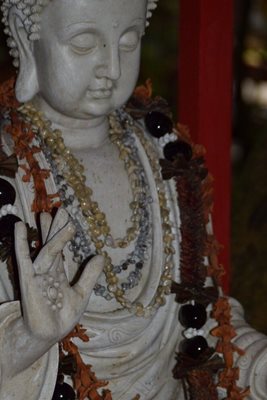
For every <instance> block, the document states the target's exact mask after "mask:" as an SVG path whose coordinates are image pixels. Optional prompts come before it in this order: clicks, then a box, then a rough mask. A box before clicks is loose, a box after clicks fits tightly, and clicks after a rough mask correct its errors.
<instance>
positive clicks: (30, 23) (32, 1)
mask: <svg viewBox="0 0 267 400" xmlns="http://www.w3.org/2000/svg"><path fill="white" fill-rule="evenodd" d="M50 1H51V0H2V5H1V11H2V15H3V18H2V22H3V24H4V26H5V28H4V32H5V34H6V35H7V36H8V39H7V45H8V47H9V48H10V51H9V53H10V54H11V56H12V57H13V65H14V66H15V67H17V68H18V67H19V51H18V47H17V43H16V40H15V38H14V37H13V35H12V33H11V30H10V26H9V13H10V10H11V8H12V7H16V8H17V9H18V10H20V12H21V13H22V15H23V16H24V17H25V18H24V19H23V21H22V22H23V26H24V29H25V31H26V33H27V35H28V39H29V40H31V41H34V40H39V39H40V29H41V28H40V21H41V13H42V10H43V8H44V7H45V6H46V5H47V4H49V2H50ZM74 1H75V0H74ZM157 2H158V0H148V4H147V23H146V25H147V26H148V24H149V23H148V19H149V18H150V17H151V15H152V11H153V10H154V9H155V8H156V7H157Z"/></svg>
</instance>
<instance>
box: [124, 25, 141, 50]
mask: <svg viewBox="0 0 267 400" xmlns="http://www.w3.org/2000/svg"><path fill="white" fill-rule="evenodd" d="M139 42H140V34H139V32H137V31H136V30H130V31H127V32H125V33H124V34H123V35H122V36H121V38H120V41H119V46H120V50H122V51H134V50H135V49H136V48H137V46H138V44H139Z"/></svg>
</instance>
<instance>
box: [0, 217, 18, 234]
mask: <svg viewBox="0 0 267 400" xmlns="http://www.w3.org/2000/svg"><path fill="white" fill-rule="evenodd" d="M19 221H21V219H20V218H19V217H17V216H16V215H12V214H9V215H6V216H5V217H2V218H1V219H0V238H2V237H5V236H12V235H13V233H14V228H15V223H16V222H19Z"/></svg>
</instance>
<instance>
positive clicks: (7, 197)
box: [0, 178, 16, 207]
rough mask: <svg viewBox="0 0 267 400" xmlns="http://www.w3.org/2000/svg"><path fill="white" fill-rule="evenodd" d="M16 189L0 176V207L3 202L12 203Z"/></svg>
mask: <svg viewBox="0 0 267 400" xmlns="http://www.w3.org/2000/svg"><path fill="white" fill-rule="evenodd" d="M15 199H16V191H15V189H14V188H13V186H12V185H11V184H10V183H9V182H8V181H6V180H5V179H2V178H0V207H3V206H4V205H5V204H12V205H13V204H14V203H15Z"/></svg>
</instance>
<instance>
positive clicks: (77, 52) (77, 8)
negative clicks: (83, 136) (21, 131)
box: [2, 0, 157, 118]
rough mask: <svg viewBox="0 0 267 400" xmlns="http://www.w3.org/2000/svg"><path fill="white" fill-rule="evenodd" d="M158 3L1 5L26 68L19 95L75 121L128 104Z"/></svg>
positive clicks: (21, 0) (64, 0) (107, 0)
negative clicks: (38, 99) (40, 101)
mask: <svg viewBox="0 0 267 400" xmlns="http://www.w3.org/2000/svg"><path fill="white" fill-rule="evenodd" d="M156 2H157V0H2V12H3V16H4V17H3V22H4V24H5V32H6V34H7V35H8V36H9V38H8V45H9V47H10V48H11V55H12V56H13V57H14V60H15V65H16V66H17V67H19V73H18V77H17V84H16V96H17V98H18V100H19V101H21V102H25V101H29V100H31V99H33V98H34V97H35V96H36V95H38V96H41V97H42V98H43V99H44V101H45V102H47V104H48V105H49V106H50V107H52V108H54V109H55V110H57V111H59V112H61V113H63V114H66V115H69V116H72V117H74V118H88V117H89V116H90V115H103V114H106V113H108V112H110V111H111V110H113V109H114V108H117V107H120V106H121V105H123V104H124V103H125V102H126V101H127V99H128V98H129V96H130V95H131V93H132V90H133V89H134V86H135V84H136V80H137V77H138V72H139V62H140V42H141V37H142V36H143V34H144V31H145V27H146V25H147V21H148V18H149V17H150V16H151V11H152V10H153V9H154V8H155V7H156Z"/></svg>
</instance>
